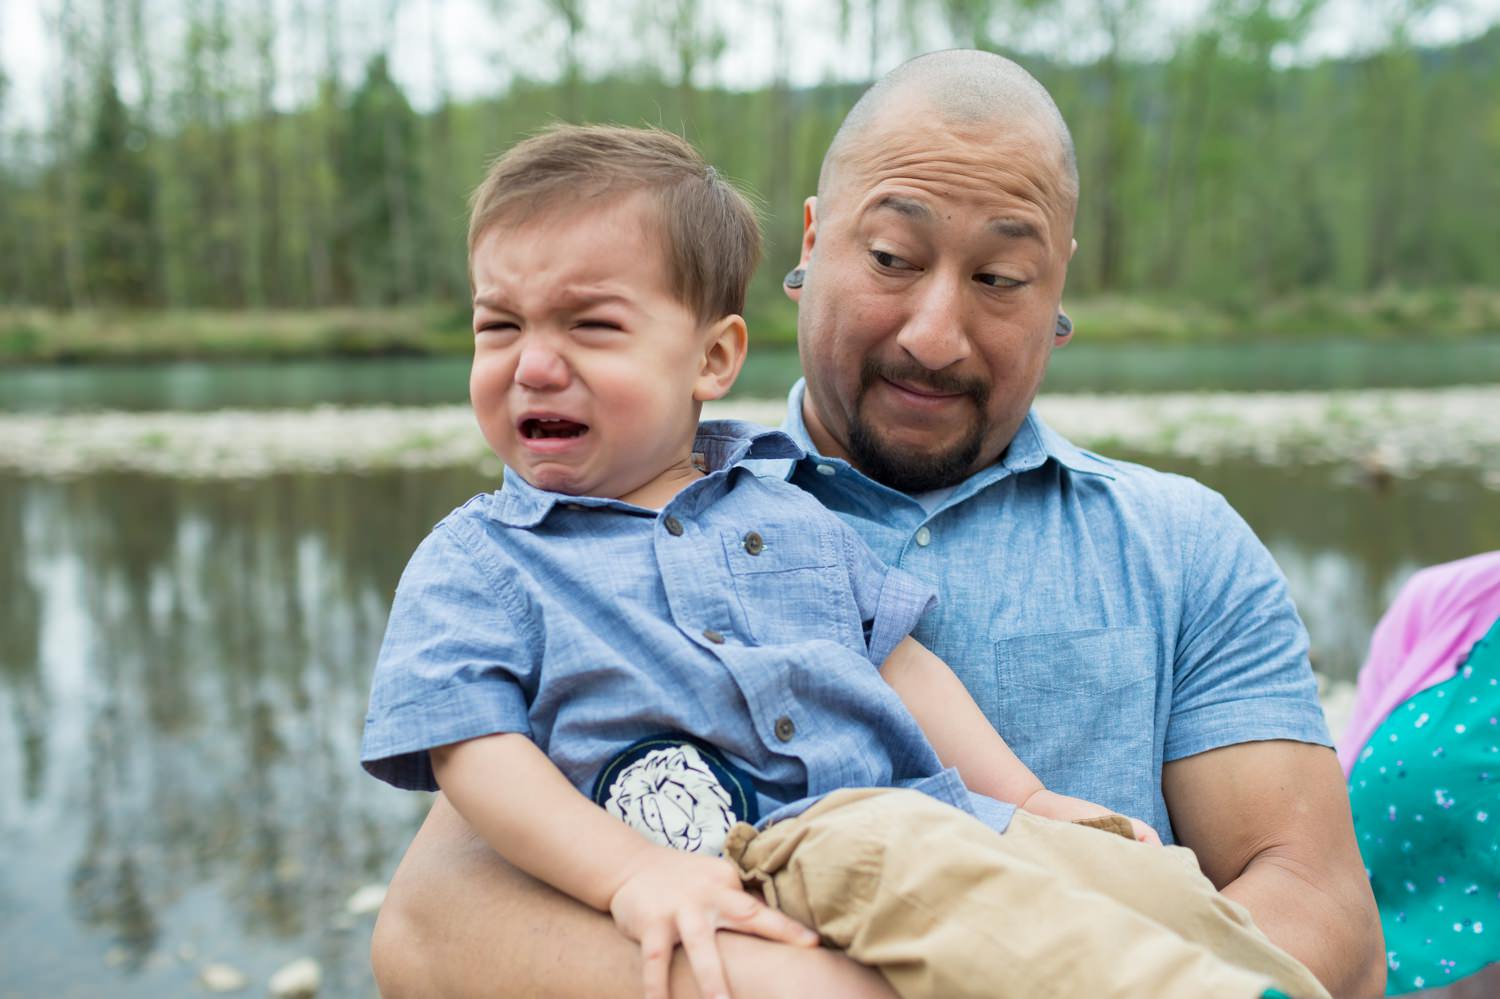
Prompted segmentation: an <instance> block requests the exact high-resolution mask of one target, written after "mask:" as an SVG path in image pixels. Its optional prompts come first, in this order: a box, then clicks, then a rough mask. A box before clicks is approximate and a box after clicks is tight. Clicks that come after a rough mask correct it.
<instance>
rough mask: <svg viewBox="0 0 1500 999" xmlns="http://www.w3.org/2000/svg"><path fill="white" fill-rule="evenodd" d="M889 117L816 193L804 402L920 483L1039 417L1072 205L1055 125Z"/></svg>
mask: <svg viewBox="0 0 1500 999" xmlns="http://www.w3.org/2000/svg"><path fill="white" fill-rule="evenodd" d="M888 117H889V119H890V120H891V121H892V122H896V123H898V124H896V125H885V126H881V125H875V126H872V127H871V128H870V129H869V130H868V131H867V132H866V133H865V134H864V135H863V136H862V137H861V138H860V139H859V140H858V141H857V142H856V143H855V144H854V145H853V146H852V147H851V148H849V149H848V150H847V154H846V155H845V156H844V157H843V158H842V159H841V162H840V163H838V164H837V165H836V166H835V169H834V172H833V175H832V177H831V181H830V183H829V185H828V189H827V190H826V191H825V192H824V194H825V196H824V199H823V202H822V203H817V202H816V201H815V200H813V201H809V204H808V216H807V220H806V221H807V227H806V231H805V235H804V241H803V261H802V266H803V267H805V268H806V270H807V278H806V284H805V286H804V288H803V289H802V291H801V293H800V296H799V295H796V294H795V293H794V297H797V298H798V300H799V306H800V307H799V312H798V345H799V349H800V353H801V359H802V369H803V371H804V372H805V374H806V375H807V396H806V400H805V402H804V410H803V415H804V417H805V419H806V421H807V424H808V429H809V431H810V433H811V434H812V437H813V441H814V443H815V444H817V445H818V448H819V450H821V451H823V452H824V453H825V454H830V455H834V456H841V457H846V458H848V459H849V460H850V461H851V462H852V463H853V464H854V465H856V466H857V467H858V468H860V469H861V470H862V471H864V472H865V473H866V474H868V475H870V476H871V477H872V478H875V479H877V480H878V481H881V482H884V483H886V484H887V485H890V486H893V487H895V488H898V489H902V490H905V491H908V492H919V491H922V490H926V489H935V488H938V487H940V486H944V485H951V484H953V483H955V482H958V481H960V480H961V479H963V478H964V477H966V476H967V475H969V474H972V473H973V472H974V471H976V470H978V469H980V468H982V467H984V466H986V465H989V464H991V463H993V462H994V461H996V460H997V459H998V458H999V457H1000V455H1001V454H1002V453H1003V452H1004V450H1005V448H1006V446H1007V445H1009V443H1010V440H1011V438H1012V437H1013V436H1014V435H1015V432H1016V430H1017V429H1018V428H1019V427H1020V425H1021V423H1022V421H1023V420H1024V419H1025V417H1026V413H1027V410H1028V409H1029V408H1030V406H1031V401H1032V399H1033V398H1034V397H1035V395H1036V391H1037V387H1038V386H1039V385H1040V384H1041V380H1042V375H1043V373H1044V372H1045V370H1046V365H1047V359H1048V357H1049V356H1050V355H1051V351H1052V347H1053V346H1054V344H1055V343H1056V342H1058V340H1059V338H1058V337H1057V336H1056V322H1057V310H1058V303H1059V300H1060V299H1061V296H1062V288H1063V280H1064V278H1065V277H1066V274H1067V263H1068V259H1069V258H1070V257H1071V256H1072V252H1073V249H1074V244H1073V241H1072V221H1073V219H1072V215H1073V212H1072V201H1071V198H1070V197H1069V196H1068V194H1067V192H1066V191H1065V188H1064V175H1063V171H1062V165H1061V159H1060V153H1059V151H1058V147H1057V145H1056V142H1055V140H1051V139H1050V137H1049V136H1048V135H1047V133H1046V132H1045V131H1043V130H1042V129H1040V128H1031V129H1026V128H1020V127H1012V128H1006V127H1003V126H997V125H995V124H993V123H974V124H967V123H954V122H950V121H945V120H943V119H942V117H941V116H940V115H937V114H934V113H931V112H930V111H924V110H923V109H920V108H908V109H906V112H905V113H900V114H891V115H889V116H888Z"/></svg>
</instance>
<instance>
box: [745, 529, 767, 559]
mask: <svg viewBox="0 0 1500 999" xmlns="http://www.w3.org/2000/svg"><path fill="white" fill-rule="evenodd" d="M765 550H766V539H765V538H762V537H761V536H760V535H759V534H758V533H756V532H755V531H751V532H750V533H749V534H747V535H745V551H747V552H749V553H750V554H751V555H759V554H760V553H761V552H763V551H765Z"/></svg>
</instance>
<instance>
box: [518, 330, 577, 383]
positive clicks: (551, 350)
mask: <svg viewBox="0 0 1500 999" xmlns="http://www.w3.org/2000/svg"><path fill="white" fill-rule="evenodd" d="M571 379H572V374H571V372H570V370H569V368H568V362H567V359H566V358H564V357H563V356H562V354H560V353H559V352H558V350H557V347H556V345H555V344H553V343H552V342H551V339H550V338H549V337H546V336H537V335H531V336H527V337H526V338H525V340H524V341H523V342H522V344H521V356H520V358H519V359H518V360H517V361H516V382H517V384H519V385H522V386H524V387H525V388H529V389H560V388H566V387H567V385H568V382H569V381H570V380H571Z"/></svg>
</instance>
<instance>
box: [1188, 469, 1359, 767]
mask: <svg viewBox="0 0 1500 999" xmlns="http://www.w3.org/2000/svg"><path fill="white" fill-rule="evenodd" d="M1196 492H1197V494H1198V498H1199V500H1200V506H1199V516H1198V518H1197V529H1196V531H1195V532H1194V533H1193V535H1192V540H1191V541H1190V542H1189V547H1188V554H1187V557H1186V564H1185V567H1184V571H1183V594H1182V608H1183V610H1182V619H1181V626H1180V629H1179V634H1178V640H1177V651H1176V656H1175V660H1174V663H1173V694H1172V715H1171V720H1170V722H1169V723H1168V727H1167V739H1166V747H1165V753H1164V759H1165V760H1166V761H1171V760H1177V759H1182V758H1183V757H1186V756H1193V755H1195V754H1197V753H1202V752H1206V751H1208V750H1210V749H1216V748H1218V747H1221V746H1230V745H1235V744H1237V743H1241V742H1258V741H1262V740H1267V739H1289V740H1293V741H1297V742H1310V743H1316V744H1318V745H1323V746H1331V745H1332V744H1333V741H1332V740H1331V739H1330V738H1329V736H1328V725H1327V722H1326V721H1325V719H1324V717H1323V709H1322V708H1321V707H1320V706H1319V703H1318V688H1317V682H1316V681H1315V680H1314V678H1313V674H1312V667H1311V666H1310V665H1309V663H1308V658H1307V647H1308V642H1307V631H1306V629H1305V628H1303V626H1302V621H1301V619H1300V618H1299V617H1298V616H1297V611H1296V609H1295V608H1294V607H1293V606H1292V600H1291V597H1290V595H1289V594H1288V592H1287V585H1286V579H1285V578H1284V577H1283V576H1282V574H1281V570H1280V569H1279V568H1278V567H1277V566H1276V563H1275V562H1274V561H1273V560H1272V558H1271V554H1270V552H1268V551H1266V548H1265V546H1264V545H1262V544H1261V543H1260V540H1259V539H1257V538H1256V537H1255V534H1254V532H1252V531H1251V530H1250V526H1249V525H1248V524H1246V523H1245V521H1244V520H1243V519H1241V517H1240V516H1239V514H1237V513H1235V512H1234V510H1233V509H1231V508H1230V506H1229V504H1228V503H1227V502H1226V501H1225V500H1224V498H1223V497H1222V496H1220V495H1219V494H1218V493H1216V492H1214V491H1212V490H1210V489H1207V488H1201V487H1200V488H1199V489H1198V490H1196Z"/></svg>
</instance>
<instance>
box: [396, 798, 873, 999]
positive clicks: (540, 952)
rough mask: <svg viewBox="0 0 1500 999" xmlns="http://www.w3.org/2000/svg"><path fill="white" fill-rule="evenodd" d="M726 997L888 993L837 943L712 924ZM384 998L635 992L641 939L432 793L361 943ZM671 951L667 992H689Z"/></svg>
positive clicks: (629, 997) (684, 971) (679, 960)
mask: <svg viewBox="0 0 1500 999" xmlns="http://www.w3.org/2000/svg"><path fill="white" fill-rule="evenodd" d="M719 948H720V951H721V953H722V955H723V959H724V968H725V972H726V974H727V975H728V978H729V986H730V989H731V990H732V992H733V995H734V996H735V999H772V997H775V996H786V995H820V996H826V997H828V999H835V997H838V999H842V997H849V999H866V997H868V999H894V996H895V993H893V992H892V991H891V990H890V988H889V987H888V986H887V985H886V984H885V982H884V980H883V979H882V978H881V977H880V976H879V975H878V974H877V973H876V972H874V971H871V970H870V969H869V968H865V967H863V966H861V965H858V964H855V963H854V962H853V961H851V960H849V959H848V958H846V957H844V956H843V955H842V954H839V953H837V952H835V951H830V950H823V949H812V950H809V949H805V948H798V947H788V946H785V945H781V944H773V943H770V942H768V941H765V940H759V939H756V938H753V937H747V936H744V935H742V934H738V933H721V934H719ZM371 956H372V960H373V963H374V968H375V980H376V982H377V984H378V985H379V987H380V992H381V995H382V996H385V997H386V999H405V997H416V999H467V997H480V996H501V995H524V996H535V997H538V999H544V997H545V999H566V997H578V999H593V997H599V999H615V997H618V999H636V997H638V996H639V995H640V982H641V967H640V948H639V946H637V945H636V943H635V942H634V941H632V940H630V939H628V938H627V937H625V936H624V935H623V934H621V933H620V932H619V931H618V930H616V929H615V926H614V923H613V922H612V921H611V919H610V917H609V916H608V915H606V914H605V913H602V912H596V911H594V910H592V909H590V908H588V907H587V906H585V905H583V904H581V903H579V902H576V901H574V900H573V899H571V898H568V897H567V896H566V895H563V894H562V893H561V892H558V891H557V890H555V889H553V888H551V887H550V886H548V885H545V884H543V883H542V882H540V881H537V880H536V879H534V878H532V877H530V876H528V875H526V874H524V873H522V872H521V871H519V870H517V869H516V868H514V867H511V866H510V865H508V864H506V863H505V861H503V860H502V859H500V856H499V855H498V854H496V853H495V851H494V850H492V849H490V848H489V846H488V845H486V844H485V843H484V841H483V840H481V839H480V838H479V837H478V836H477V835H476V834H475V833H474V832H473V830H471V829H470V828H469V827H468V825H466V824H465V823H464V821H463V819H462V818H460V817H459V815H458V813H457V812H456V811H454V809H453V807H452V805H450V804H449V803H448V801H447V799H446V798H444V797H443V796H442V795H441V794H440V795H438V796H437V797H436V799H435V801H434V803H433V807H432V811H431V812H430V813H428V816H427V820H426V822H424V823H423V825H422V828H421V830H420V831H419V832H418V833H417V836H416V839H414V840H413V841H412V844H411V846H410V847H408V848H407V851H406V856H405V857H404V858H403V859H402V861H401V866H400V867H399V868H397V870H396V874H395V876H394V878H393V879H392V881H391V886H390V892H389V894H388V895H387V896H386V900H385V904H384V905H383V906H382V907H381V910H380V917H379V919H378V920H377V922H376V924H375V936H374V939H373V941H372V944H371ZM692 979H693V976H692V973H691V970H690V969H689V968H688V967H687V964H686V962H685V961H684V959H683V956H682V954H681V953H680V952H679V953H678V954H677V956H676V958H675V960H674V961H673V965H672V995H673V999H697V996H698V991H697V989H696V987H695V986H694V984H693V980H692Z"/></svg>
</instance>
